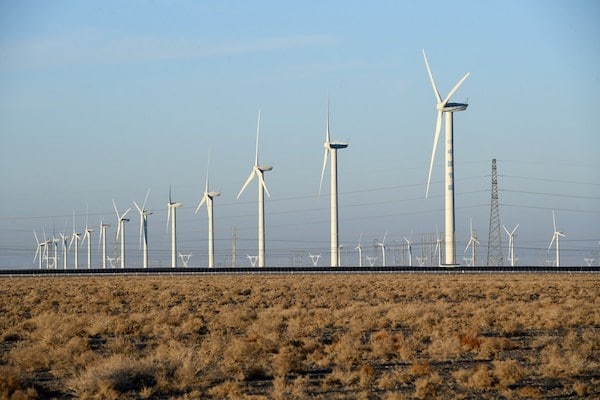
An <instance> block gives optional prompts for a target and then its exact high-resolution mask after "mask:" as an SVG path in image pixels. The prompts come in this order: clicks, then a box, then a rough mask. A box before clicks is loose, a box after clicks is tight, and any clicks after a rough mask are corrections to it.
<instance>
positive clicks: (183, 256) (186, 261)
mask: <svg viewBox="0 0 600 400" xmlns="http://www.w3.org/2000/svg"><path fill="white" fill-rule="evenodd" d="M178 255H179V258H181V262H182V263H183V267H184V268H187V267H188V264H189V262H190V258H192V255H193V254H192V253H190V254H181V253H179V254H178Z"/></svg>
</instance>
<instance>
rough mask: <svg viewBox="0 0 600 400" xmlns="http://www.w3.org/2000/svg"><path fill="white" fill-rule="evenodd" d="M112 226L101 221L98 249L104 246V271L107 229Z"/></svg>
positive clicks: (103, 266)
mask: <svg viewBox="0 0 600 400" xmlns="http://www.w3.org/2000/svg"><path fill="white" fill-rule="evenodd" d="M109 226H110V225H109V224H105V223H103V222H102V221H100V236H99V237H98V247H100V245H102V269H106V260H107V257H106V228H108V227H109Z"/></svg>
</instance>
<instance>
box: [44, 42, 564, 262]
mask: <svg viewBox="0 0 600 400" xmlns="http://www.w3.org/2000/svg"><path fill="white" fill-rule="evenodd" d="M423 58H424V61H425V66H426V69H427V73H428V75H429V79H430V81H431V85H432V88H433V92H434V95H435V98H436V110H437V119H436V125H435V136H434V141H433V149H432V153H431V161H430V164H429V173H428V177H427V187H426V192H425V197H426V198H427V197H428V195H429V186H430V181H431V175H432V171H433V165H434V161H435V154H436V150H437V145H438V141H439V137H440V132H441V127H442V120H443V119H444V118H443V117H444V116H445V139H446V140H445V152H444V153H445V164H444V165H445V175H444V176H445V183H444V185H445V234H444V238H443V239H441V238H439V237H438V238H437V239H436V241H437V244H436V253H437V254H438V256H439V260H438V263H439V265H440V266H442V265H444V266H454V265H457V263H456V241H455V221H454V215H455V212H454V149H453V134H454V132H453V115H454V113H455V112H459V111H464V110H466V109H467V107H468V104H466V103H454V102H450V99H451V98H452V96H453V95H454V94H455V93H456V92H457V91H458V89H459V88H460V86H461V85H462V84H463V82H464V81H465V80H466V79H467V78H468V77H469V73H466V74H465V75H464V76H463V77H462V78H461V79H460V80H459V81H458V82H457V83H456V85H454V87H453V88H452V90H451V91H450V92H449V93H448V95H447V96H446V97H445V98H443V99H442V97H441V95H440V93H439V91H438V89H437V86H436V83H435V80H434V78H433V74H432V72H431V68H430V66H429V62H428V60H427V56H426V54H425V51H423ZM260 115H261V112H260V110H259V111H258V120H257V125H256V149H255V158H254V164H253V166H252V170H251V172H250V175H249V176H248V178H247V180H246V181H245V183H244V185H243V186H242V188H241V190H240V192H239V193H238V195H237V198H238V199H239V197H240V196H241V195H242V193H243V192H244V190H245V189H246V188H247V187H248V185H249V184H250V182H251V181H252V180H253V179H254V178H255V177H256V178H257V181H258V246H257V247H258V249H257V254H258V255H257V256H248V258H249V260H250V262H251V263H252V265H253V266H254V265H256V263H258V266H259V267H264V266H265V214H264V194H265V192H266V194H267V196H269V197H270V194H269V190H268V189H267V185H266V183H265V178H264V173H265V172H268V171H271V170H272V169H273V168H272V166H268V165H261V164H260V163H259V134H260ZM324 147H325V154H324V158H323V168H322V171H321V182H320V186H319V193H320V192H321V188H322V185H323V178H324V175H325V169H326V167H327V162H328V160H329V161H330V184H331V189H330V207H331V221H330V222H331V228H330V231H331V235H330V255H331V258H330V262H329V265H330V266H332V267H337V266H339V265H340V246H339V241H338V237H339V232H338V228H339V224H338V184H337V151H338V150H341V149H345V148H347V147H348V144H347V143H343V142H339V141H333V140H331V137H330V131H329V100H328V102H327V125H326V129H325V143H324ZM209 166H210V151H209V157H208V165H207V170H206V182H205V188H204V193H203V196H202V198H201V200H200V203H199V204H198V207H197V208H196V213H197V212H198V211H199V210H200V208H201V207H202V206H203V205H205V206H206V209H207V213H208V267H209V268H212V267H214V266H215V260H214V227H213V200H214V198H215V197H218V196H219V195H220V193H219V192H215V191H211V190H210V189H209V174H208V170H209ZM149 192H150V191H149V190H148V192H147V193H146V198H145V199H144V203H142V206H141V207H140V206H139V205H138V204H137V203H136V202H134V206H135V208H136V209H137V211H138V213H139V215H140V246H141V248H142V267H143V268H147V267H148V236H147V227H148V224H147V219H148V216H149V215H151V214H152V212H151V211H149V210H147V209H146V208H145V206H146V201H147V200H148V194H149ZM181 205H182V204H181V203H179V202H175V201H173V200H172V196H171V189H169V202H168V204H167V211H168V212H167V226H168V225H169V223H170V231H171V267H173V268H175V267H177V256H178V255H179V257H180V258H181V260H182V262H183V263H184V265H187V262H188V261H189V257H190V255H183V254H179V253H178V252H177V208H179V207H181ZM113 207H114V210H115V214H116V217H117V231H116V238H117V242H118V244H119V245H120V251H119V255H118V256H116V257H115V258H109V257H107V254H106V229H107V227H108V226H109V225H108V224H105V223H104V222H102V221H101V222H100V236H99V244H100V245H101V248H102V268H106V262H107V261H109V262H110V263H111V266H113V267H114V266H115V265H114V262H117V263H118V264H120V268H125V266H126V258H125V235H124V233H125V223H126V222H128V221H129V219H128V218H126V217H127V214H128V213H129V211H131V207H130V208H128V209H127V210H125V211H124V212H120V211H119V209H118V208H117V205H116V203H115V202H114V200H113ZM553 219H554V213H553ZM517 228H518V225H517V226H516V227H515V228H514V229H513V230H512V231H511V232H509V231H508V229H506V227H504V229H505V231H506V232H507V234H508V235H509V257H508V259H509V261H510V263H511V266H514V265H516V261H517V258H516V257H515V253H514V237H515V236H516V234H515V232H516V230H517ZM167 229H168V228H167ZM92 232H93V229H90V228H89V227H88V223H87V218H86V226H85V229H84V233H83V235H82V234H81V233H78V232H76V229H75V217H74V216H73V233H72V235H71V236H70V238H71V240H70V242H69V241H68V239H69V237H68V236H66V235H65V233H61V234H60V239H58V238H56V237H52V238H51V239H46V238H44V241H40V240H39V238H38V236H37V233H36V232H35V231H34V237H35V240H36V243H37V248H36V253H35V257H34V262H35V260H36V259H37V260H38V263H39V268H40V269H41V268H42V259H45V260H46V263H47V265H46V266H47V267H48V268H50V267H51V266H50V262H52V267H54V268H58V266H57V262H58V254H57V253H58V243H59V242H61V243H62V260H63V268H65V269H66V268H67V253H68V249H70V248H71V247H72V245H73V244H75V246H74V268H76V269H77V268H78V262H79V260H78V248H79V245H80V244H81V245H82V244H83V243H84V242H85V241H86V240H87V266H88V268H91V265H92V262H91V234H92ZM44 236H45V235H44ZM564 236H565V235H564V234H563V233H562V232H559V231H557V230H556V221H555V219H554V235H553V237H552V242H551V243H550V247H551V246H552V244H554V243H556V266H560V250H559V238H560V237H564ZM386 237H387V233H386V234H385V235H384V237H383V240H382V241H381V242H377V246H378V247H380V248H381V256H382V263H383V266H385V265H386V254H385V250H386V244H385V239H386ZM361 238H362V237H361ZM404 240H405V242H406V245H407V249H408V254H409V264H410V266H412V241H411V240H410V239H407V238H404ZM80 241H81V243H79V242H80ZM67 242H69V243H68V244H67ZM478 244H479V241H478V240H477V237H476V235H474V234H473V229H472V224H471V237H470V239H469V242H468V244H467V248H466V249H465V253H466V252H467V249H469V248H470V249H471V257H470V259H469V258H465V261H467V263H468V264H469V263H471V264H472V265H474V264H475V263H476V258H477V254H476V252H477V245H478ZM51 245H54V256H50V255H49V252H50V251H49V250H50V247H51ZM442 246H443V247H444V248H443V250H444V251H442ZM355 250H357V251H358V253H359V266H362V264H363V257H362V246H361V239H359V244H358V246H357V247H356V248H355ZM319 257H320V255H312V254H310V258H311V260H312V262H313V264H314V265H317V263H318V261H319ZM372 260H373V258H370V257H367V261H368V262H369V264H371V263H372V262H373V261H372Z"/></svg>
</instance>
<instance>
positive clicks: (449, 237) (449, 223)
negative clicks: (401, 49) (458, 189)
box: [423, 50, 469, 265]
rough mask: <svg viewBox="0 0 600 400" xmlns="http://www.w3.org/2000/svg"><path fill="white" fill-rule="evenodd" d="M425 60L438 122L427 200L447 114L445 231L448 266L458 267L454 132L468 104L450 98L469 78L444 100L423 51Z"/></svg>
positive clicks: (462, 80)
mask: <svg viewBox="0 0 600 400" xmlns="http://www.w3.org/2000/svg"><path fill="white" fill-rule="evenodd" d="M423 58H424V59H425V66H426V67H427V73H428V74H429V79H430V80H431V86H432V87H433V93H434V94H435V98H436V100H437V106H436V108H437V121H436V124H435V137H434V139H433V151H432V152H431V162H430V163H429V175H428V177H427V189H426V191H425V198H427V197H428V196H429V183H430V182H431V172H432V170H433V161H434V159H435V153H436V149H437V144H438V140H439V137H440V130H441V127H442V114H444V113H445V114H446V122H445V125H446V140H445V143H446V148H445V154H446V160H445V161H446V162H445V163H444V165H445V177H446V178H445V188H446V189H445V198H446V200H445V229H446V244H445V246H446V252H445V258H446V260H445V261H446V262H445V264H446V265H456V254H455V253H456V242H455V238H454V233H455V224H454V138H453V135H454V132H453V115H454V113H455V112H458V111H464V110H466V109H467V106H468V104H466V103H450V102H449V101H450V98H451V97H452V96H453V95H454V93H456V91H457V90H458V88H459V87H460V86H461V85H462V84H463V82H464V81H465V79H467V77H468V76H469V73H466V74H465V75H464V76H463V77H462V78H461V79H460V80H459V81H458V83H457V84H456V85H454V87H453V88H452V90H451V91H450V93H449V94H448V96H446V98H445V99H443V100H442V96H440V92H439V91H438V89H437V86H436V84H435V80H434V79H433V74H432V73H431V69H430V68H429V62H428V61H427V56H426V55H425V50H423Z"/></svg>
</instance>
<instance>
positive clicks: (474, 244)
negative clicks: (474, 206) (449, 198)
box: [465, 219, 479, 266]
mask: <svg viewBox="0 0 600 400" xmlns="http://www.w3.org/2000/svg"><path fill="white" fill-rule="evenodd" d="M469 228H470V232H471V236H470V237H469V242H468V243H467V247H465V253H466V252H467V250H468V249H469V247H471V265H472V266H475V265H477V245H478V244H479V240H477V233H475V232H473V220H472V219H469Z"/></svg>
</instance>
